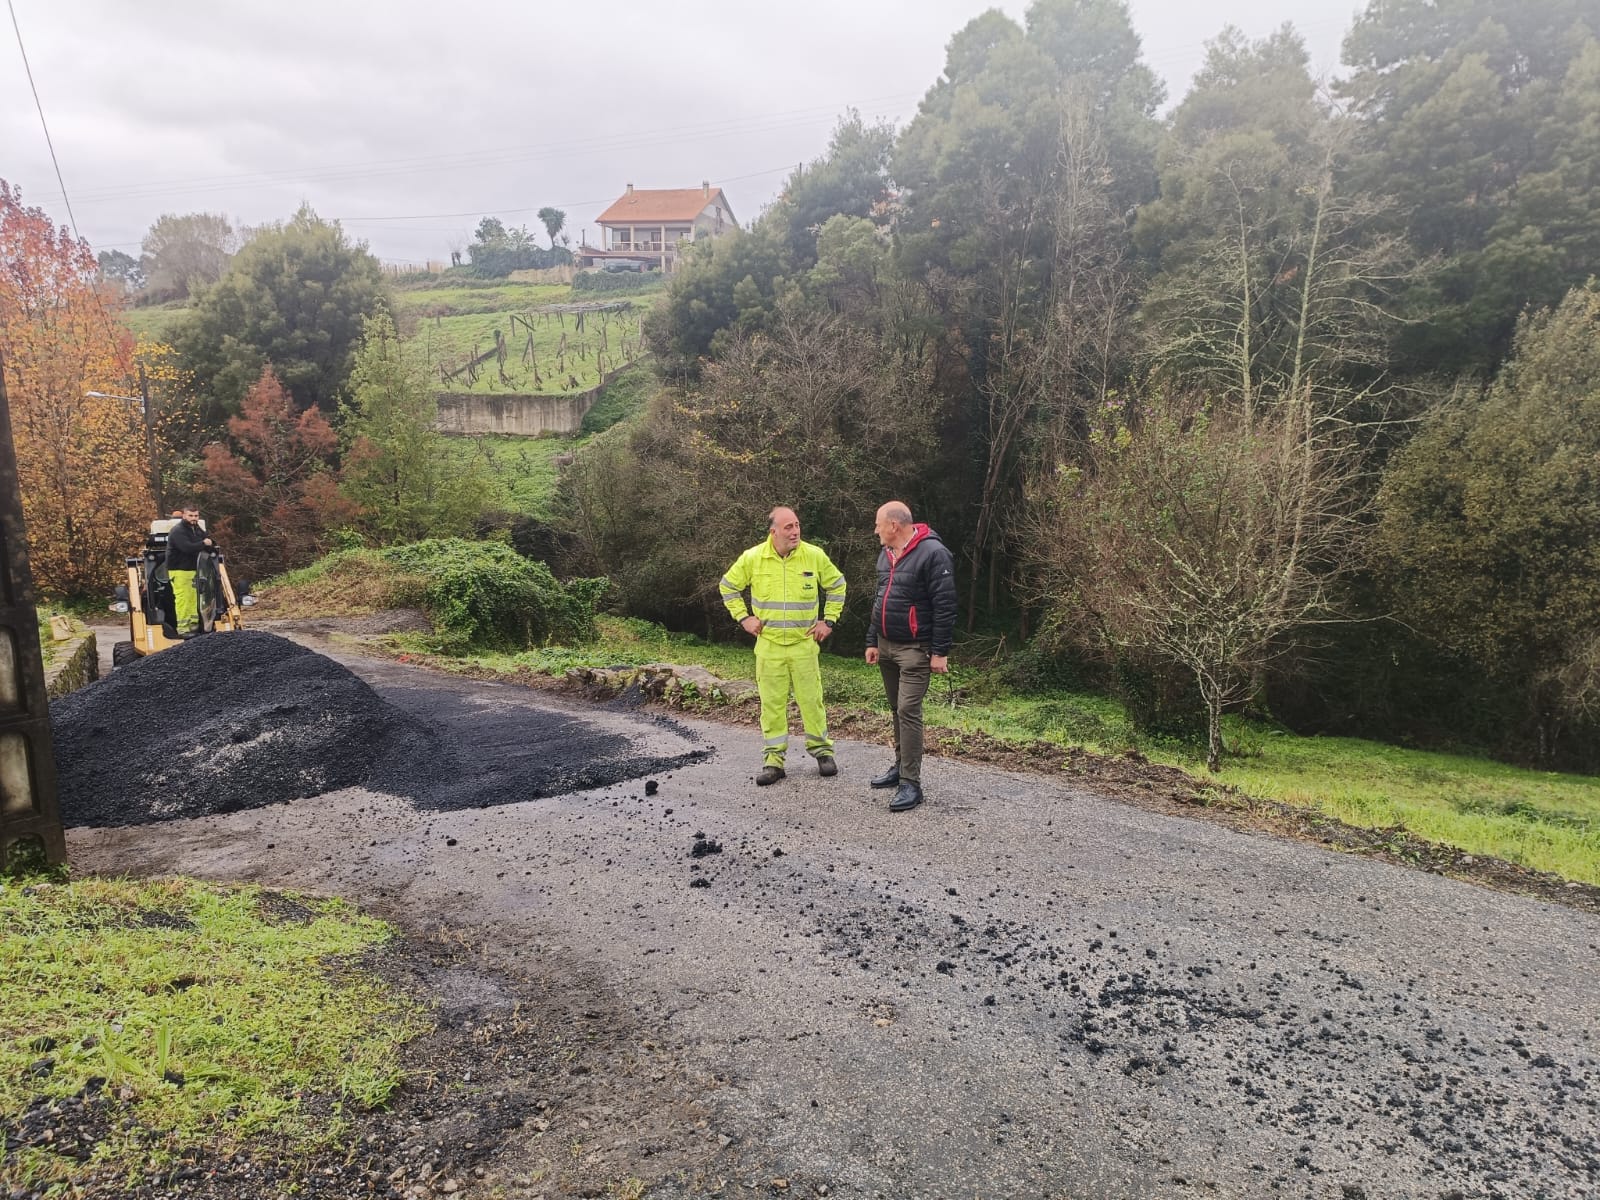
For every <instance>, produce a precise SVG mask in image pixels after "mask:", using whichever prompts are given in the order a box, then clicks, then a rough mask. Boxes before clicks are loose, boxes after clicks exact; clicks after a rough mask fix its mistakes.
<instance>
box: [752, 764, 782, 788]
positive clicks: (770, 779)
mask: <svg viewBox="0 0 1600 1200" xmlns="http://www.w3.org/2000/svg"><path fill="white" fill-rule="evenodd" d="M783 776H784V771H783V768H782V767H775V766H773V765H772V764H771V763H768V764H767V765H766V766H764V767H762V768H761V770H760V771H758V772H756V786H757V787H766V786H767V784H769V783H777V782H778V780H780V779H782V778H783Z"/></svg>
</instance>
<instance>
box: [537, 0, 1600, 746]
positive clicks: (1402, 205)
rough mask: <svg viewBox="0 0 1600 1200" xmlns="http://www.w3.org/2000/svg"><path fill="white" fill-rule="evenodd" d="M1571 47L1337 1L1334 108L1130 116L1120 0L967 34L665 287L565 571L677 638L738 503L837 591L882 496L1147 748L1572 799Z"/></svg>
mask: <svg viewBox="0 0 1600 1200" xmlns="http://www.w3.org/2000/svg"><path fill="white" fill-rule="evenodd" d="M1594 19H1595V13H1594V10H1593V9H1592V7H1591V6H1588V5H1586V4H1584V3H1581V2H1580V0H1534V2H1532V3H1512V2H1510V0H1434V2H1429V0H1402V2H1400V3H1374V4H1372V5H1371V6H1370V8H1369V9H1368V11H1367V12H1366V14H1365V15H1364V16H1362V17H1360V18H1359V19H1358V20H1357V22H1356V23H1355V25H1354V27H1353V28H1352V29H1351V30H1350V32H1349V34H1348V37H1347V39H1346V41H1345V51H1344V56H1345V62H1346V67H1347V69H1346V71H1345V72H1343V73H1342V74H1341V77H1340V78H1339V79H1338V80H1337V81H1336V82H1334V83H1333V84H1332V85H1331V86H1330V85H1328V84H1326V83H1324V82H1320V81H1318V80H1316V79H1314V78H1313V77H1312V76H1311V74H1310V73H1309V71H1308V66H1307V54H1306V51H1305V47H1304V44H1303V43H1302V41H1301V39H1300V38H1299V37H1298V35H1297V34H1296V33H1295V32H1294V30H1293V28H1292V27H1290V26H1285V27H1284V28H1283V29H1281V30H1280V31H1278V32H1277V33H1275V34H1273V35H1272V36H1270V37H1268V38H1266V39H1264V40H1261V41H1251V40H1248V39H1246V38H1244V37H1243V36H1241V35H1240V34H1239V33H1238V32H1237V31H1235V30H1232V29H1228V30H1224V31H1223V32H1222V33H1221V34H1220V35H1219V36H1218V37H1217V38H1216V39H1215V41H1214V42H1212V43H1211V45H1210V47H1209V52H1208V54H1207V57H1206V61H1205V64H1204V66H1203V68H1202V70H1201V71H1200V73H1199V74H1198V76H1197V77H1196V78H1195V80H1194V83H1193V86H1192V88H1191V89H1190V91H1189V93H1188V94H1187V95H1185V96H1184V97H1183V98H1182V99H1181V100H1180V101H1179V102H1178V103H1177V104H1176V105H1175V106H1173V107H1171V109H1170V111H1167V112H1165V113H1164V112H1163V105H1164V102H1165V97H1164V96H1163V94H1162V89H1161V86H1160V84H1159V82H1158V81H1157V79H1156V76H1155V75H1154V73H1153V72H1152V71H1151V70H1150V69H1149V67H1148V66H1147V65H1146V64H1145V63H1144V62H1143V61H1142V60H1141V57H1140V44H1139V39H1138V37H1137V36H1136V35H1135V33H1134V31H1133V29H1132V26H1131V24H1130V21H1129V15H1128V11H1127V8H1126V6H1125V5H1124V4H1122V3H1119V2H1118V0H1036V3H1034V4H1033V5H1032V6H1031V7H1030V8H1029V9H1028V11H1027V15H1026V19H1025V21H1023V22H1022V23H1021V24H1019V23H1017V22H1015V21H1013V20H1011V19H1010V18H1008V17H1006V16H1004V15H1002V14H1001V13H999V12H994V11H991V12H989V13H986V14H984V15H983V16H980V17H978V18H976V19H975V20H973V21H972V22H971V23H969V24H968V25H967V26H966V27H965V28H964V29H962V30H961V31H960V32H958V33H957V34H956V35H955V36H954V37H953V38H952V39H951V41H950V43H949V47H948V52H947V58H946V65H945V69H944V73H943V74H942V75H941V76H940V78H939V79H938V80H937V81H935V82H934V84H933V86H932V87H931V88H929V90H928V92H927V94H926V96H925V97H924V99H923V101H922V103H921V105H920V108H919V110H918V112H917V115H916V117H915V118H914V119H913V120H912V121H911V122H910V123H909V124H908V125H906V126H905V127H904V128H902V129H899V130H896V129H893V128H889V127H887V126H874V125H871V124H868V123H865V122H863V121H862V120H860V119H859V118H856V117H854V116H851V117H848V118H847V119H845V120H844V121H842V122H841V123H840V125H839V126H838V128H837V131H836V132H835V134H834V136H833V139H832V142H831V144H830V146H829V148H828V152H827V154H826V155H825V156H823V157H822V158H820V159H819V160H818V161H816V162H814V163H812V164H810V165H809V166H808V167H806V168H804V169H803V170H801V171H798V172H796V173H795V175H794V176H793V177H792V178H791V179H790V180H789V181H788V184H787V187H786V189H785V191H784V193H783V195H782V196H781V198H780V199H779V200H778V201H777V202H776V203H775V204H774V205H772V206H771V207H770V208H769V209H768V210H767V211H766V212H765V213H763V214H762V216H761V217H760V219H759V220H758V221H756V222H755V224H754V225H753V227H752V228H751V229H750V230H748V231H747V232H746V233H744V234H743V235H741V236H737V237H733V238H727V239H721V240H718V241H716V242H713V243H710V244H707V245H704V246H700V247H697V248H696V249H697V253H696V255H695V256H694V258H693V260H692V261H691V262H690V264H689V265H688V268H687V269H686V270H684V271H682V272H680V273H679V275H678V276H677V277H676V278H674V279H673V280H672V282H671V286H670V288H669V290H668V294H667V296H666V298H665V300H664V301H663V303H662V304H661V305H660V306H659V307H658V308H657V310H656V311H655V312H654V314H653V315H652V316H651V318H650V319H649V322H648V325H647V329H648V335H649V338H650V342H651V344H652V346H653V349H654V351H655V354H656V360H657V363H658V369H659V371H660V374H661V377H662V379H663V381H664V383H665V384H666V385H667V386H666V387H665V388H664V389H663V391H662V392H661V393H660V395H659V396H658V397H657V399H656V401H655V402H654V404H653V405H652V407H651V409H650V411H649V413H648V415H647V416H646V418H645V419H644V420H643V421H642V422H640V423H638V424H635V425H632V426H628V427H624V428H619V429H617V430H614V431H612V432H611V433H610V434H608V435H606V437H604V438H602V439H601V440H600V441H599V442H597V443H596V444H594V445H593V446H591V447H588V448H586V449H585V451H584V452H583V453H582V454H581V455H580V457H579V461H578V463H577V464H576V468H575V470H574V471H573V472H572V473H571V475H570V477H569V481H568V492H567V495H568V499H569V501H570V513H571V520H572V522H573V526H574V528H575V529H576V531H577V532H578V533H579V534H580V535H581V538H582V540H583V543H584V545H585V546H586V547H587V548H588V551H589V554H590V565H591V566H592V567H593V568H595V569H600V570H604V571H605V572H606V573H608V574H610V575H611V577H612V578H613V579H614V580H615V582H616V584H617V585H618V587H619V589H620V591H621V593H622V595H623V597H624V598H625V603H626V605H627V607H628V609H629V610H630V611H632V612H636V613H639V614H642V615H646V616H650V617H653V618H655V619H658V620H662V621H664V622H667V623H669V624H674V625H678V626H688V627H695V626H703V627H705V628H707V629H708V630H712V631H715V630H717V629H719V628H720V626H721V622H720V620H719V615H718V611H717V605H716V603H715V593H714V587H713V584H714V581H715V579H716V578H717V572H718V570H719V569H720V567H721V566H722V565H723V564H724V563H725V562H726V561H728V560H729V559H731V557H732V555H733V554H734V553H735V552H736V551H737V549H738V548H740V547H741V546H743V545H744V544H747V543H748V542H749V541H750V540H752V536H753V535H755V534H756V533H757V532H758V530H759V524H760V514H761V513H762V512H764V511H765V509H766V506H767V505H769V504H771V503H775V502H780V501H781V502H786V503H790V504H793V505H794V506H795V507H796V508H797V510H798V511H799V512H800V514H801V517H802V520H803V522H804V526H805V529H806V531H807V535H808V536H809V537H813V538H816V539H819V540H822V541H825V542H826V543H827V544H828V546H829V547H830V549H831V550H832V551H833V552H834V554H835V557H836V559H837V560H838V561H840V562H841V564H843V565H844V566H845V568H846V570H847V571H848V573H849V575H850V577H851V578H852V579H853V580H860V581H863V582H865V581H866V580H869V579H870V577H871V564H872V560H873V556H874V554H875V553H876V546H875V543H874V541H873V538H872V533H871V516H872V512H873V510H874V508H875V506H876V504H877V503H879V502H881V501H882V500H883V499H884V498H887V497H889V496H899V497H902V498H904V499H906V500H908V501H909V502H910V503H911V504H912V506H913V508H914V510H915V512H916V514H917V516H918V517H919V518H923V519H926V520H928V521H930V522H931V523H932V524H933V525H934V526H935V527H936V528H938V529H939V531H940V533H941V534H942V535H943V536H944V538H945V540H946V541H947V542H949V543H950V544H951V545H952V546H953V547H955V548H956V549H957V552H958V555H959V558H960V561H961V564H962V573H963V576H964V579H963V596H964V601H965V608H966V612H965V624H966V629H967V632H968V633H969V634H970V635H972V636H974V637H982V636H984V635H987V636H988V637H989V638H990V639H993V638H996V637H999V636H1006V637H1009V638H1011V639H1012V642H1011V644H1012V645H1015V644H1016V639H1017V638H1019V637H1020V638H1022V639H1024V640H1026V642H1027V643H1028V645H1029V651H1030V654H1029V657H1030V659H1031V660H1032V661H1035V662H1036V663H1037V664H1038V665H1037V668H1036V669H1037V670H1039V671H1042V672H1052V673H1056V674H1058V675H1067V676H1075V677H1077V678H1080V679H1086V680H1089V681H1094V682H1099V683H1103V684H1107V685H1110V686H1113V687H1115V688H1116V689H1117V690H1118V691H1119V692H1121V693H1122V694H1123V696H1124V698H1125V699H1127V700H1128V701H1129V702H1130V703H1131V704H1132V705H1133V706H1134V708H1135V710H1136V711H1138V712H1140V713H1141V714H1142V717H1143V719H1144V720H1145V721H1147V722H1148V723H1150V724H1151V725H1152V726H1153V727H1161V726H1163V725H1167V726H1171V727H1174V728H1182V729H1185V730H1192V729H1194V728H1195V727H1196V726H1197V725H1200V726H1203V725H1204V724H1205V717H1206V713H1207V710H1210V711H1211V712H1212V713H1216V712H1218V711H1220V710H1221V709H1223V708H1228V707H1237V706H1254V707H1256V708H1257V709H1264V710H1267V711H1269V712H1270V713H1271V714H1272V715H1273V716H1275V717H1276V718H1278V719H1280V720H1282V721H1285V722H1286V723H1288V724H1290V725H1292V726H1294V727H1297V728H1302V729H1322V730H1330V731H1341V732H1352V733H1367V734H1373V735H1376V736H1382V737H1394V736H1397V735H1404V736H1412V737H1416V738H1419V739H1425V740H1430V741H1451V740H1459V741H1466V742H1471V743H1474V744H1478V745H1484V746H1489V747H1492V748H1494V749H1496V750H1498V751H1500V752H1502V753H1506V754H1509V755H1513V756H1516V757H1520V758H1527V759H1532V760H1538V761H1543V762H1563V763H1569V764H1579V765H1586V766H1590V767H1593V766H1594V765H1596V763H1597V762H1600V758H1597V751H1596V749H1595V747H1596V746H1597V745H1600V737H1596V734H1597V732H1600V725H1597V719H1600V489H1597V486H1596V485H1597V484H1600V291H1596V289H1595V285H1594V283H1593V281H1592V278H1591V277H1592V275H1593V274H1594V272H1595V271H1596V269H1597V266H1600V41H1597V40H1596V32H1597V30H1596V28H1595V25H1594ZM639 481H645V483H644V485H643V486H641V485H640V483H639ZM853 616H854V627H853V628H847V629H845V630H844V633H845V635H846V636H845V638H844V639H842V640H843V641H845V642H846V643H848V642H849V640H850V639H851V638H852V637H855V638H859V636H860V632H861V624H862V621H863V620H864V617H863V612H862V609H861V608H859V607H858V608H856V610H855V612H854V614H853ZM1212 724H1213V728H1214V722H1213V723H1212Z"/></svg>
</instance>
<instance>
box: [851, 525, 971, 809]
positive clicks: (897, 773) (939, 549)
mask: <svg viewBox="0 0 1600 1200" xmlns="http://www.w3.org/2000/svg"><path fill="white" fill-rule="evenodd" d="M875 528H876V529H877V533H878V541H879V542H881V543H882V544H883V550H882V552H881V553H880V554H879V555H878V594H877V596H876V597H875V598H874V599H873V601H872V623H871V624H870V625H869V626H868V628H867V661H868V662H869V663H877V664H878V669H879V670H880V671H881V672H882V673H883V689H884V691H885V692H887V693H888V696H889V708H890V709H891V710H892V711H893V713H894V751H895V763H894V765H893V766H892V767H890V768H889V769H888V770H887V771H885V772H884V773H883V774H882V775H879V776H878V777H877V778H876V779H874V780H873V781H872V786H873V787H875V788H886V787H892V788H895V789H896V790H895V794H894V799H893V800H891V801H890V802H889V811H891V812H904V811H906V809H908V808H915V807H916V806H917V805H919V804H921V803H922V698H923V697H924V696H925V695H927V693H928V683H929V682H930V680H931V679H932V673H933V672H938V673H940V674H943V673H944V672H945V671H948V670H949V669H950V642H951V639H952V638H953V637H954V636H955V631H956V577H955V564H954V562H953V561H952V560H951V557H950V551H949V550H947V549H946V548H945V544H944V543H943V542H941V541H940V540H939V535H938V534H936V533H935V532H933V530H931V529H929V528H928V527H927V526H926V525H918V524H915V523H914V522H913V521H912V520H911V509H910V508H908V507H907V506H906V505H905V504H903V503H902V502H901V501H899V500H891V501H889V503H887V504H885V505H884V506H883V507H882V508H880V509H879V510H878V519H877V524H876V527H875Z"/></svg>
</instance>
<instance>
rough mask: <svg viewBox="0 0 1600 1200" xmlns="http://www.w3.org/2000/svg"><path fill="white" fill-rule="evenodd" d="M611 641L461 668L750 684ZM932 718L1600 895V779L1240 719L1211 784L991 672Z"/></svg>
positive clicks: (732, 660) (1060, 699)
mask: <svg viewBox="0 0 1600 1200" xmlns="http://www.w3.org/2000/svg"><path fill="white" fill-rule="evenodd" d="M600 628H601V638H600V640H599V641H597V642H595V643H594V644H593V645H590V646H581V647H550V648H546V649H539V650H528V651H524V652H522V653H520V654H494V655H475V656H470V657H466V658H462V659H459V660H458V661H457V664H456V665H459V666H461V667H463V668H467V669H471V670H474V671H489V672H503V673H520V672H527V671H533V672H538V673H544V674H549V675H560V674H562V673H563V672H564V671H566V670H567V669H568V668H569V667H580V666H582V667H598V666H617V665H622V664H627V665H634V666H637V665H642V664H644V663H648V662H670V663H680V664H684V665H695V666H701V667H704V668H706V669H707V670H709V671H711V672H712V673H713V674H715V675H717V676H719V677H720V678H723V679H730V680H733V679H738V680H750V679H752V678H753V660H752V657H751V654H750V651H749V649H748V648H746V647H743V646H730V645H715V644H708V643H706V642H703V641H701V640H700V639H698V638H695V637H692V636H689V635H685V634H672V633H668V632H666V631H665V630H663V629H661V628H660V627H659V626H655V625H651V624H649V623H647V622H642V621H633V620H626V619H618V618H604V619H602V621H601V623H600ZM957 662H958V663H959V656H958V658H957ZM822 674H823V687H824V689H825V694H826V695H827V697H828V704H829V707H830V710H832V711H834V712H836V713H837V712H841V711H845V710H850V709H864V710H874V711H877V710H881V709H882V708H883V700H882V693H881V684H880V682H879V678H878V672H877V669H876V668H875V667H869V666H867V664H866V663H865V662H863V661H861V660H860V659H857V658H854V657H850V658H845V657H842V656H838V655H832V654H824V655H823V656H822ZM926 715H927V720H928V723H929V724H930V725H937V726H941V727H944V728H946V729H949V730H953V731H956V732H957V733H963V732H965V733H983V734H987V735H989V736H992V737H996V738H999V739H1001V740H1003V741H1008V742H1015V743H1017V744H1023V743H1030V742H1045V743H1050V744H1055V745H1059V746H1062V747H1063V748H1068V747H1073V746H1080V747H1082V748H1083V749H1085V750H1089V751H1091V752H1095V753H1101V754H1121V753H1124V752H1127V751H1130V750H1133V751H1137V752H1139V753H1141V754H1143V755H1144V756H1145V757H1146V758H1148V759H1149V760H1150V761H1152V762H1155V763H1159V764H1162V765H1166V766H1172V767H1177V768H1179V769H1181V770H1184V771H1186V772H1188V773H1189V774H1191V775H1193V776H1194V777H1195V778H1196V779H1197V780H1198V781H1199V782H1200V783H1202V784H1212V785H1223V786H1232V787H1235V788H1237V789H1238V790H1239V791H1241V792H1243V793H1245V794H1246V795H1249V796H1253V797H1256V798H1258V799H1263V800H1276V801H1281V802H1284V803H1288V804H1293V805H1296V806H1300V807H1304V808H1308V809H1314V810H1317V811H1319V812H1322V813H1324V814H1326V815H1328V816H1331V817H1334V818H1336V819H1338V820H1341V821H1344V822H1346V823H1348V824H1351V825H1355V826H1358V827H1362V828H1369V829H1394V828H1400V829H1404V830H1407V831H1409V832H1411V833H1413V834H1415V835H1417V836H1419V837H1423V838H1426V839H1428V840H1430V841H1436V842H1440V843H1443V844H1445V845H1448V846H1454V847H1457V848H1459V849H1461V850H1464V851H1466V852H1467V853H1468V854H1473V855H1481V856H1484V857H1488V858H1500V859H1505V860H1506V861H1508V862H1513V863H1517V864H1520V865H1522V866H1526V867H1530V868H1532V869H1534V870H1537V871H1547V872H1551V873H1553V874H1556V875H1560V876H1562V877H1563V878H1565V879H1570V880H1575V881H1579V882H1583V883H1589V884H1596V885H1600V778H1595V777H1592V776H1580V775H1561V774H1556V773H1552V772H1541V771H1531V770H1526V769H1523V768H1519V767H1513V766H1508V765H1506V764H1504V763H1496V762H1491V761H1489V760H1487V759H1482V758H1473V757H1470V756H1467V755H1461V754H1442V753H1433V752H1428V751H1420V750H1407V749H1403V748H1400V747H1396V746H1388V745H1384V744H1382V743H1379V742H1369V741H1362V740H1358V739H1354V738H1321V737H1300V736H1297V735H1295V734H1292V733H1289V732H1287V731H1285V730H1282V729H1277V728H1273V727H1270V726H1265V725H1261V724H1258V723H1254V722H1250V721H1246V720H1243V719H1240V718H1229V719H1228V721H1227V725H1226V733H1227V737H1228V743H1229V746H1230V747H1231V748H1233V751H1234V752H1233V754H1232V755H1230V757H1229V758H1228V759H1227V760H1226V762H1225V764H1224V767H1223V770H1222V771H1221V772H1220V773H1219V774H1217V775H1211V774H1210V773H1209V772H1207V771H1206V770H1205V765H1204V752H1203V747H1201V746H1200V745H1198V744H1196V745H1190V744H1186V743H1182V742H1174V741H1170V740H1165V739H1149V738H1144V737H1141V736H1140V735H1139V734H1138V733H1137V732H1136V731H1135V730H1134V728H1133V726H1132V725H1131V723H1130V722H1129V721H1128V718H1127V715H1126V713H1125V712H1124V711H1123V709H1122V707H1121V705H1120V704H1118V703H1117V702H1116V701H1114V700H1111V699H1108V698H1106V697H1104V696H1098V695H1088V694H1082V693H1074V692H1065V691H1040V692H1032V693H1028V694H1019V693H1016V692H1015V691H1012V690H1011V689H1009V688H1007V687H1006V686H1005V684H1004V683H1003V682H1002V681H1000V680H998V679H997V678H996V677H995V674H994V673H993V672H989V671H984V670H979V669H976V668H971V667H965V668H964V667H961V666H959V665H958V666H956V667H955V669H954V670H953V671H952V672H951V674H950V676H948V677H946V678H945V679H942V680H941V679H936V680H935V681H934V684H933V688H932V690H931V691H930V692H929V702H928V710H927V714H926Z"/></svg>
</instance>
